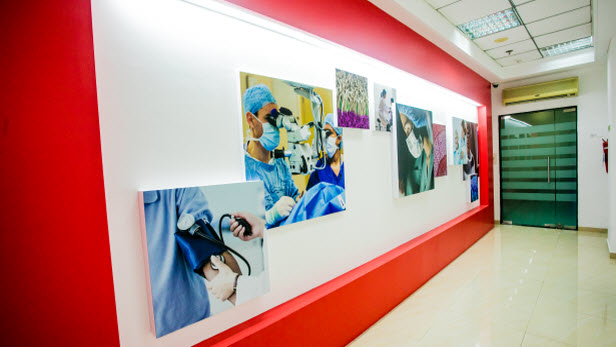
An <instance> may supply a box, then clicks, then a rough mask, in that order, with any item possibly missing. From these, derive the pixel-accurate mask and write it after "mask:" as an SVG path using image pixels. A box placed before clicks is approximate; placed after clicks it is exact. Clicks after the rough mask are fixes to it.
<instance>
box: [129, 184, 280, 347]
mask: <svg viewBox="0 0 616 347" xmlns="http://www.w3.org/2000/svg"><path fill="white" fill-rule="evenodd" d="M264 197H265V192H264V187H263V183H262V182H245V183H236V184H225V185H217V186H204V187H188V188H176V189H162V190H150V191H143V192H140V194H139V200H140V206H141V208H142V210H141V211H142V213H141V217H142V221H143V222H142V225H143V226H144V227H145V230H142V232H143V233H144V238H145V242H146V244H147V247H146V251H147V257H146V258H147V260H148V268H147V270H146V271H148V274H147V277H148V278H149V288H148V289H149V297H151V302H150V304H151V305H152V306H151V307H150V309H151V313H152V314H153V316H154V317H153V321H154V328H155V334H156V337H161V336H164V335H167V334H169V333H172V332H174V331H176V330H178V329H181V328H183V327H185V326H187V325H190V324H193V323H195V322H198V321H200V320H203V319H206V318H208V317H210V316H213V315H216V314H218V313H220V312H222V311H225V310H228V309H230V308H232V307H234V306H237V305H240V304H242V303H244V302H247V301H249V300H251V299H253V298H256V297H258V296H260V295H263V294H265V293H267V292H268V291H269V277H268V274H267V271H266V267H265V264H264V255H263V234H264V232H265V230H266V221H265V210H264Z"/></svg>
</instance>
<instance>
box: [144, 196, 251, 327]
mask: <svg viewBox="0 0 616 347" xmlns="http://www.w3.org/2000/svg"><path fill="white" fill-rule="evenodd" d="M143 202H144V214H145V225H146V235H147V247H148V262H149V268H150V282H151V288H152V303H153V306H154V321H155V326H156V337H160V336H163V335H166V334H168V333H171V332H173V331H175V330H177V329H180V328H182V327H185V326H187V325H189V324H192V323H195V322H197V321H200V320H202V319H204V318H207V317H209V316H210V302H209V299H208V293H207V290H206V286H205V283H204V281H203V278H202V277H201V276H199V274H203V275H204V277H205V278H206V279H207V280H208V281H211V280H213V279H214V278H215V277H216V275H217V271H216V270H213V269H212V267H211V266H210V261H209V258H210V255H211V254H222V255H223V256H224V259H225V262H226V264H227V265H228V266H229V267H230V268H232V269H234V271H235V272H237V273H240V269H239V266H238V264H237V262H236V261H235V259H234V258H233V256H232V255H231V254H230V253H228V252H226V251H223V250H222V249H221V248H219V247H217V246H214V245H212V244H211V243H207V242H205V241H201V242H204V243H202V244H200V245H198V247H197V248H195V250H196V252H197V253H199V252H200V253H203V254H196V255H195V254H193V257H192V259H195V258H196V257H197V256H200V257H201V259H205V260H204V261H203V262H202V263H199V264H198V265H197V266H195V267H193V266H191V265H190V264H189V259H188V258H187V255H186V254H185V252H183V251H182V249H181V248H180V246H178V243H177V242H176V237H175V234H176V232H177V231H178V219H179V218H180V216H182V215H188V214H190V215H192V217H194V219H195V220H198V219H205V220H207V221H208V222H209V221H210V220H211V219H212V213H211V212H210V210H209V208H208V205H207V202H206V200H205V196H204V195H203V193H202V192H201V190H200V189H199V188H196V187H194V188H183V189H166V190H154V191H146V192H144V193H143ZM184 246H185V247H186V245H184ZM198 273H199V274H198ZM227 299H228V300H229V301H231V302H232V303H234V301H235V298H234V297H229V298H227Z"/></svg>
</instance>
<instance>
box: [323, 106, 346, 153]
mask: <svg viewBox="0 0 616 347" xmlns="http://www.w3.org/2000/svg"><path fill="white" fill-rule="evenodd" d="M324 122H325V123H324V124H323V126H325V124H329V125H331V126H332V128H334V131H335V132H336V134H338V136H340V135H342V128H341V127H337V126H335V125H334V114H333V113H328V114H327V116H325V120H324ZM340 148H342V140H340Z"/></svg>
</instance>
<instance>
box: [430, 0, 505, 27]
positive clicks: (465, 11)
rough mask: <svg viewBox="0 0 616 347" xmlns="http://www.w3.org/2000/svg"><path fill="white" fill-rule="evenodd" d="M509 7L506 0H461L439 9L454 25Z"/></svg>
mask: <svg viewBox="0 0 616 347" xmlns="http://www.w3.org/2000/svg"><path fill="white" fill-rule="evenodd" d="M508 8H511V4H510V3H509V1H507V0H462V1H458V2H454V3H453V4H451V5H448V6H445V7H443V8H441V9H440V10H439V12H441V13H442V14H443V15H444V16H445V17H446V18H447V19H449V21H450V22H452V23H453V24H454V25H460V24H464V23H467V22H470V21H472V20H473V19H477V18H481V17H485V16H487V15H489V14H492V13H496V12H499V11H502V10H506V9H508Z"/></svg>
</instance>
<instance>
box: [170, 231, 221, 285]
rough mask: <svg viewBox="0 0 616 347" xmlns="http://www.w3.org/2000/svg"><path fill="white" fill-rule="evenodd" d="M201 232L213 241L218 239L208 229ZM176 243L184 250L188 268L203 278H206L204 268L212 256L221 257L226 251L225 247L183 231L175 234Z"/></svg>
mask: <svg viewBox="0 0 616 347" xmlns="http://www.w3.org/2000/svg"><path fill="white" fill-rule="evenodd" d="M204 229H205V230H204ZM200 230H201V231H202V232H204V233H205V234H206V235H207V236H209V237H210V238H212V239H216V238H217V236H216V234H215V233H212V232H211V231H210V230H208V228H200ZM175 241H176V242H177V244H178V246H179V247H180V249H181V250H182V254H183V255H184V258H185V259H186V262H187V263H188V266H190V268H191V269H192V270H193V271H194V272H195V273H196V274H198V275H200V276H202V277H204V275H203V267H204V266H205V264H207V263H208V262H209V261H210V256H212V255H219V254H222V253H223V252H224V251H225V249H224V248H223V247H221V246H219V245H217V244H216V243H214V242H212V241H210V240H209V239H206V238H204V237H201V236H199V235H191V234H190V233H189V232H187V231H183V230H182V231H177V232H176V233H175Z"/></svg>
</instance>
